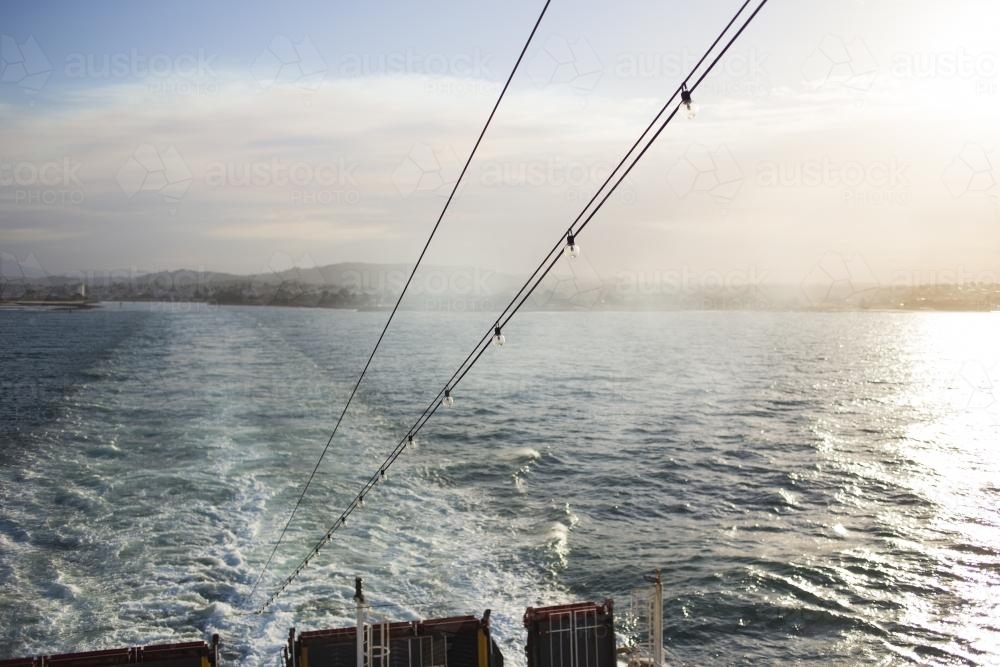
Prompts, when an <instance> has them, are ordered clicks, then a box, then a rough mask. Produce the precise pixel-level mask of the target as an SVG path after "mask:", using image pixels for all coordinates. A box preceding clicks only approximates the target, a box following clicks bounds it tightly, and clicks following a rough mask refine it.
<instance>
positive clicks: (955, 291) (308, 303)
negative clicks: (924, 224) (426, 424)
mask: <svg viewBox="0 0 1000 667" xmlns="http://www.w3.org/2000/svg"><path fill="white" fill-rule="evenodd" d="M588 267H589V264H587V263H585V262H582V263H581V262H579V261H578V262H577V263H572V264H570V263H560V264H559V265H557V270H554V271H553V272H551V273H550V274H548V275H547V276H546V278H545V279H544V280H543V282H542V284H541V285H540V286H539V287H538V289H536V290H535V292H534V293H533V294H532V295H531V296H530V297H529V299H528V301H527V302H526V303H525V305H524V308H525V309H526V310H740V311H748V310H816V311H831V310H970V311H989V310H1000V288H998V287H997V286H995V285H992V284H988V285H980V284H961V285H955V284H943V285H918V286H915V287H889V286H883V285H877V284H870V285H869V284H865V285H860V284H853V283H851V282H849V281H838V282H835V281H831V282H830V284H823V283H817V284H808V285H807V284H803V285H750V286H743V287H742V288H741V289H736V290H733V289H730V288H728V287H727V288H725V289H724V288H723V286H721V285H716V286H714V288H713V287H712V286H701V287H697V286H695V287H692V286H688V285H683V286H681V285H678V284H676V283H673V282H670V281H668V280H664V281H661V282H659V283H657V284H655V285H647V284H645V282H642V281H635V280H631V281H629V280H618V279H615V278H611V279H609V278H604V277H600V276H598V275H597V274H596V273H595V272H594V271H593V269H592V268H590V270H589V273H588V270H587V269H588ZM410 269H411V267H410V265H408V264H394V263H366V262H340V263H336V264H328V265H325V266H319V267H312V266H310V267H299V266H293V265H291V262H290V261H289V262H288V265H287V266H282V265H281V264H280V263H278V264H276V265H274V266H271V267H269V270H268V271H265V272H261V273H256V274H250V275H237V274H231V273H221V272H206V271H200V270H191V269H179V270H174V271H157V272H135V271H105V272H75V273H70V274H67V275H61V276H44V274H40V273H39V272H37V271H36V272H34V273H30V272H29V273H25V274H24V275H23V276H22V275H13V276H12V275H10V274H9V273H8V272H7V271H6V270H5V275H3V276H2V278H3V280H2V282H0V301H5V302H9V301H12V300H17V299H28V298H30V299H46V298H48V299H59V298H67V297H72V296H74V295H76V294H77V293H78V292H79V288H80V285H81V284H85V285H86V288H87V289H86V291H87V296H88V298H90V299H91V300H95V301H198V302H210V303H216V304H223V305H226V304H229V305H271V306H300V307H321V308H351V309H363V310H367V309H379V310H380V309H387V308H390V307H392V306H393V305H394V304H395V302H396V299H397V298H398V297H399V294H400V293H401V291H402V289H403V286H404V285H405V283H406V280H407V278H408V276H409V272H410ZM634 277H635V276H632V278H634ZM523 281H524V278H523V277H518V276H513V275H509V274H504V273H499V272H495V271H491V270H489V269H483V268H479V267H462V266H426V267H422V268H421V269H420V270H419V271H418V272H417V274H416V275H415V276H414V278H413V281H412V283H411V284H410V287H409V289H408V291H407V296H406V299H404V301H403V305H402V308H404V309H407V310H438V311H440V310H447V311H480V310H487V311H495V312H498V311H500V310H502V309H503V308H504V307H505V306H506V305H507V304H508V302H509V301H510V299H511V297H512V296H513V295H514V293H515V292H517V291H518V290H519V289H520V287H521V285H522V283H523Z"/></svg>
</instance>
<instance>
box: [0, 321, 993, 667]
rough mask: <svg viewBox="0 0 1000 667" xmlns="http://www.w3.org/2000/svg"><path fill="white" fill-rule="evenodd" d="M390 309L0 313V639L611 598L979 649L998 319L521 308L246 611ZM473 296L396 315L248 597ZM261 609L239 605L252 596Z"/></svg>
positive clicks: (513, 626) (119, 638) (861, 646)
mask: <svg viewBox="0 0 1000 667" xmlns="http://www.w3.org/2000/svg"><path fill="white" fill-rule="evenodd" d="M385 316H386V315H385V313H355V312H347V311H333V310H308V309H278V308H273V309H272V308H211V307H208V306H203V305H186V304H181V305H166V304H142V305H138V304H136V305H131V306H128V305H127V306H125V307H124V308H118V307H115V306H111V305H109V306H106V307H104V308H101V309H97V310H94V311H89V312H46V311H37V310H4V311H0V362H2V366H0V507H2V509H0V591H2V594H0V658H5V657H13V656H18V655H26V654H36V653H42V652H58V651H70V650H88V649H97V648H107V647H112V646H117V645H125V644H142V643H153V642H159V641H181V640H194V639H203V638H206V637H207V636H208V635H209V634H211V633H212V632H219V633H220V634H221V635H222V637H223V641H224V646H225V657H226V659H227V661H228V662H227V664H232V665H247V666H255V665H275V664H277V660H278V655H279V653H280V647H281V645H282V643H283V641H284V638H285V637H286V636H287V631H288V628H289V627H291V626H293V625H294V626H296V627H298V628H299V629H316V628H322V627H329V626H332V625H340V624H350V623H351V617H352V614H353V610H352V603H351V595H352V585H353V577H354V576H355V575H362V576H364V577H365V580H366V587H367V590H368V593H369V598H370V600H371V601H373V602H375V603H376V604H377V605H378V606H377V607H376V609H375V611H376V613H377V614H378V615H380V616H385V617H386V618H395V619H402V618H419V617H429V616H434V615H442V614H456V613H474V614H477V615H479V614H481V613H482V611H483V610H484V609H487V608H490V609H492V612H493V619H494V626H495V633H496V635H497V637H498V638H499V640H500V642H501V644H502V646H503V648H504V651H505V655H506V658H507V661H508V663H509V664H513V665H523V664H524V657H523V653H522V648H521V647H522V645H523V630H522V627H521V614H522V613H523V610H524V608H525V607H526V606H529V605H537V604H542V603H554V602H564V601H571V600H577V599H595V600H596V599H602V598H604V597H614V598H615V599H616V600H617V601H618V606H617V608H618V610H619V612H620V618H621V625H622V626H623V628H625V629H627V625H628V624H627V621H626V619H625V617H624V615H625V612H626V611H627V604H626V603H627V599H628V593H629V591H630V590H631V589H632V588H633V587H636V586H641V585H642V577H643V575H644V574H646V573H648V572H650V571H651V570H652V569H654V568H657V567H658V568H662V571H663V577H664V581H665V597H666V602H665V622H666V627H665V639H666V642H667V654H668V657H669V661H670V663H671V664H675V665H730V664H732V665H738V664H747V665H749V664H754V665H757V664H843V665H855V664H880V665H897V664H899V665H904V664H934V665H989V664H1000V453H998V449H997V447H998V443H1000V437H998V436H1000V407H998V406H1000V402H998V401H1000V383H998V379H1000V378H998V375H997V372H998V370H1000V367H998V366H997V356H998V355H997V352H998V348H997V341H1000V315H997V314H989V313H985V314H957V313H814V314H812V313H811V314H807V313H739V312H737V313H610V312H582V313H525V314H522V315H519V316H518V318H516V319H515V320H514V321H513V322H512V323H511V324H510V326H509V327H508V329H507V330H506V331H505V334H506V336H507V341H508V342H507V345H506V346H504V347H503V348H502V349H491V350H490V351H489V352H487V354H486V355H485V356H484V357H483V360H482V362H481V363H480V364H479V365H478V366H477V367H476V368H475V370H473V371H472V373H470V374H469V376H468V377H467V378H466V380H465V382H463V384H462V385H461V386H460V387H459V388H458V389H457V390H456V391H455V398H456V404H455V406H454V407H453V408H451V409H449V410H446V411H445V410H442V411H439V412H438V414H437V415H436V416H435V418H434V419H433V420H432V421H431V422H430V424H429V425H428V426H427V428H425V429H424V431H423V432H422V433H421V434H420V436H419V438H418V447H417V448H415V449H414V450H413V451H409V450H408V451H407V452H406V453H405V454H404V456H403V457H402V458H401V459H400V460H399V461H398V463H397V464H396V465H395V466H394V467H393V468H392V470H391V471H390V474H389V479H388V481H387V483H385V484H384V485H381V486H380V487H379V488H378V490H377V491H376V492H375V493H373V494H371V496H369V498H368V500H367V503H366V505H365V508H364V509H363V510H361V512H360V514H357V515H355V517H352V520H351V521H350V523H349V524H348V525H347V527H346V528H345V529H343V530H342V531H339V532H338V533H337V534H336V537H335V539H334V541H333V542H332V543H331V544H330V545H329V546H328V547H327V548H326V549H325V550H324V551H323V553H322V554H321V556H320V557H319V558H318V559H317V560H315V561H313V564H312V566H311V567H310V568H309V569H307V570H306V571H304V572H303V574H302V575H301V577H300V578H299V579H298V580H297V581H296V582H295V583H294V584H293V585H292V586H291V587H289V589H288V590H287V592H286V593H285V594H284V595H283V596H281V597H280V598H278V602H277V603H276V604H275V605H274V606H273V607H272V608H270V609H269V610H268V611H267V613H265V614H263V615H254V614H247V613H246V612H247V611H248V610H250V609H252V607H253V604H252V601H248V600H247V595H248V593H249V591H250V588H251V586H252V584H253V582H254V580H255V578H256V576H257V574H258V572H259V571H260V567H261V566H262V564H263V562H264V560H265V559H266V557H267V555H268V554H269V553H270V550H271V547H272V545H273V543H274V540H275V539H276V537H277V534H278V531H279V530H280V528H281V526H282V524H283V522H284V521H285V519H286V518H287V516H288V512H289V511H290V509H291V506H292V504H293V503H294V500H295V498H296V497H297V496H298V494H299V492H300V491H301V488H302V484H303V482H304V480H305V477H306V475H307V474H308V473H309V471H310V470H311V469H312V466H313V464H314V462H315V458H316V456H317V455H318V454H319V451H320V450H321V449H322V446H323V444H324V443H325V442H326V438H327V436H328V435H329V431H330V428H331V427H332V425H333V422H334V419H335V417H336V415H337V414H338V413H339V410H340V408H341V407H342V405H343V401H344V400H345V399H346V396H347V392H348V391H349V389H350V386H351V384H352V382H353V380H354V379H355V378H356V374H357V373H358V372H359V371H360V368H361V365H362V363H363V358H364V356H365V355H366V354H367V353H368V351H369V350H370V346H371V345H372V343H373V342H374V337H375V336H376V335H377V333H378V331H379V329H380V328H381V325H382V323H383V322H384V318H385ZM488 318H489V314H482V313H479V314H471V313H470V314H440V313H437V314H432V313H402V314H401V315H400V317H399V319H398V320H397V322H396V323H395V324H394V326H393V329H392V330H391V332H390V335H389V336H388V338H387V340H386V342H385V344H384V345H385V347H384V352H383V353H382V354H380V355H379V357H378V358H377V361H376V363H375V365H374V366H373V369H372V371H371V373H370V375H369V377H368V379H367V380H366V382H365V384H364V385H363V389H362V391H361V392H360V394H359V396H358V398H357V399H356V400H355V404H354V406H353V407H352V410H351V411H350V413H349V414H348V418H347V420H346V421H345V423H344V425H343V427H342V429H341V432H340V434H339V435H338V437H337V439H336V440H335V441H334V444H333V446H332V447H331V450H330V452H329V454H328V456H327V458H326V460H325V461H324V463H323V465H322V467H321V469H320V471H319V474H318V475H317V477H316V480H315V482H314V483H313V486H312V488H311V489H310V491H309V493H308V495H307V497H306V500H305V503H304V505H303V507H302V509H301V510H300V513H299V515H298V516H297V518H296V520H295V521H294V523H293V524H292V526H291V529H290V530H289V533H288V536H287V537H286V539H285V542H284V543H283V545H282V546H281V548H280V549H279V551H278V555H277V557H276V559H275V562H274V564H273V565H272V567H271V569H270V570H269V571H268V573H267V575H266V576H265V578H264V585H263V586H262V592H269V591H270V590H271V589H272V588H273V587H274V585H275V584H276V582H278V581H279V580H280V579H281V578H282V577H283V576H284V575H286V574H287V573H288V572H289V570H290V569H291V568H293V567H294V566H295V565H296V564H297V563H298V560H299V559H300V558H301V557H302V556H304V555H305V553H306V552H307V550H308V547H309V545H311V544H312V543H314V542H315V540H316V539H318V538H319V537H320V536H321V535H322V532H323V530H324V529H325V527H326V526H327V525H328V524H330V523H331V522H332V521H333V520H334V518H335V517H336V516H338V515H339V513H340V511H341V509H342V508H343V506H344V505H345V504H346V503H347V502H348V500H349V499H350V498H351V497H352V496H353V494H354V493H355V492H356V490H357V488H358V486H359V484H360V482H361V480H362V479H364V478H366V477H367V476H368V475H369V474H371V472H373V471H374V470H376V469H377V465H378V462H379V461H381V458H382V457H383V456H384V455H385V454H386V453H387V452H388V451H389V450H390V449H391V448H392V446H393V445H394V443H395V442H396V441H397V440H398V439H399V438H400V437H402V435H403V434H405V432H406V428H407V426H408V425H409V424H410V423H411V422H412V420H413V419H414V418H415V417H416V416H417V415H418V414H419V413H420V411H421V410H422V409H423V407H424V406H425V405H426V403H427V402H428V401H429V400H430V399H431V398H432V397H433V396H434V394H435V393H436V392H437V390H438V389H439V388H440V387H441V386H442V385H443V383H444V381H445V380H446V379H447V378H448V376H450V374H451V371H452V370H453V369H454V367H455V366H456V365H457V364H458V362H459V361H461V359H462V358H464V356H465V354H466V353H467V352H468V350H469V349H470V347H471V345H472V343H473V342H475V340H478V338H479V335H480V334H481V333H482V332H483V331H485V330H486V327H487V326H488V324H489V322H488V321H487V319H488ZM258 601H259V599H258Z"/></svg>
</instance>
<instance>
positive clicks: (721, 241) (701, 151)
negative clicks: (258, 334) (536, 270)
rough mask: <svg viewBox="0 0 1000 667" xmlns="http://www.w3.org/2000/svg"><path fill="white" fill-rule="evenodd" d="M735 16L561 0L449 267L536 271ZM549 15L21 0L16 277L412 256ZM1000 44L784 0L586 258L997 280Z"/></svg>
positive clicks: (972, 18)
mask: <svg viewBox="0 0 1000 667" xmlns="http://www.w3.org/2000/svg"><path fill="white" fill-rule="evenodd" d="M756 1H757V0H754V2H753V3H752V5H751V6H753V5H755V4H756ZM739 4H740V3H739V2H736V1H735V0H725V1H723V0H708V1H706V0H672V1H669V2H664V1H662V0H658V1H655V2H654V1H649V0H636V1H631V2H629V1H626V2H621V3H606V2H597V1H596V0H583V1H580V2H568V1H566V0H553V1H552V3H551V6H550V8H549V10H548V12H547V13H546V15H545V17H544V19H543V21H542V23H541V26H540V28H539V31H538V33H537V35H536V36H535V39H534V40H533V42H532V44H531V45H530V47H529V49H528V51H527V54H526V56H525V59H524V62H523V63H522V65H521V68H520V69H519V71H518V72H517V74H516V76H515V78H514V80H513V83H512V85H511V88H510V90H509V91H508V93H507V95H506V97H505V98H504V100H503V102H502V104H501V107H500V110H499V112H498V114H497V116H496V118H495V119H494V121H493V124H492V125H491V127H490V129H489V131H488V132H487V135H486V137H485V140H484V142H483V144H482V145H481V147H480V149H479V152H478V153H477V155H476V158H475V160H474V161H473V163H472V165H471V167H470V169H469V171H468V173H467V175H466V177H465V179H464V181H463V184H462V186H461V188H460V189H459V192H458V195H457V197H456V198H455V200H454V202H453V204H452V206H451V208H450V210H449V212H448V215H447V216H446V217H445V219H444V221H443V223H442V225H441V228H440V230H439V232H438V235H437V236H436V238H435V241H434V243H433V245H432V246H431V249H430V251H429V252H428V255H427V257H426V259H425V260H424V261H425V262H427V263H428V264H443V265H463V266H481V267H489V268H490V269H494V270H499V271H505V272H511V273H520V272H525V271H530V270H531V269H532V268H533V267H534V266H535V264H536V263H537V262H538V261H539V259H540V258H541V257H542V256H543V255H544V253H545V252H546V251H547V250H548V249H549V248H550V247H551V246H552V244H553V243H554V242H555V241H556V240H557V239H558V238H559V237H560V235H562V234H563V233H564V232H565V230H566V229H567V227H568V226H569V224H570V223H571V222H572V221H573V220H574V219H575V218H576V216H577V215H578V214H579V213H580V211H581V209H582V208H583V207H584V205H585V204H586V202H587V200H589V198H590V197H591V196H592V195H593V193H594V192H595V191H596V189H597V187H598V186H599V185H600V184H601V182H602V181H603V180H604V178H605V177H606V175H607V173H608V172H609V171H610V169H611V168H612V167H613V166H614V165H615V164H616V163H617V162H618V160H620V159H621V157H622V156H623V155H624V153H625V151H626V150H627V148H628V147H629V146H630V145H631V144H632V142H633V141H635V139H636V138H637V137H638V135H639V133H640V132H641V131H642V130H643V129H644V128H645V127H646V125H647V124H648V123H649V121H650V120H651V119H652V118H653V116H654V115H655V114H656V112H657V111H658V110H659V108H660V106H661V105H662V104H663V102H664V101H665V100H666V98H667V97H668V96H669V95H670V94H671V93H672V92H673V90H674V89H675V88H676V87H677V86H678V85H679V83H680V82H681V81H682V80H684V78H685V77H687V76H688V71H689V69H690V68H691V67H692V66H693V65H694V63H695V62H696V60H697V58H698V57H699V56H700V54H701V53H702V52H703V51H704V50H705V49H706V48H707V46H708V45H709V44H710V42H711V40H712V39H713V38H714V36H715V35H716V34H717V33H718V31H719V30H720V29H721V28H722V26H724V25H725V23H726V21H727V20H728V19H729V18H730V16H731V15H732V14H733V13H734V12H735V11H736V9H737V7H738V6H739ZM541 7H542V3H541V2H537V1H534V0H533V1H531V2H527V1H522V0H512V1H511V2H505V3H470V2H462V1H460V0H450V1H440V2H420V3H411V2H378V3H331V2H297V1H294V0H289V1H287V2H282V3H271V2H263V1H256V0H244V1H241V2H228V1H225V2H212V3H206V2H189V1H187V0H182V1H179V2H169V3H167V2H152V3H151V2H142V3H126V2H111V1H102V0H94V1H92V2H87V3H73V2H47V1H37V2H33V3H12V2H7V3H3V4H2V5H0V34H2V40H3V41H2V60H3V63H2V66H3V74H2V77H0V79H2V80H0V117H2V119H3V122H2V123H0V252H2V253H3V258H4V260H5V266H6V267H10V266H12V265H15V264H16V263H24V264H30V265H31V266H35V267H37V270H41V271H44V272H46V273H49V274H58V273H65V272H69V271H90V272H96V273H99V272H103V271H108V270H112V269H131V270H135V271H152V270H162V269H177V268H191V269H205V270H213V271H226V272H232V273H247V274H249V273H257V272H260V271H267V270H269V269H273V268H285V267H287V266H288V265H289V264H296V265H302V266H309V265H323V264H328V263H334V262H343V261H370V262H400V263H404V264H410V263H412V262H414V261H415V260H416V257H417V256H418V254H419V252H420V249H421V247H422V245H423V242H424V241H425V239H426V237H427V234H428V233H429V232H430V230H431V228H432V226H433V224H434V222H435V220H436V219H437V216H438V214H439V213H440V211H441V208H442V206H443V205H444V201H445V196H446V195H447V193H448V192H449V191H450V186H451V184H452V183H454V181H455V178H456V177H457V174H458V171H459V170H460V168H461V165H462V164H463V163H464V161H465V159H466V157H467V156H468V154H469V151H470V150H471V149H472V146H473V143H474V141H475V138H476V136H477V135H478V133H479V130H480V128H481V127H482V124H483V123H484V121H485V119H486V117H487V115H488V114H489V111H490V109H491V108H492V106H493V104H494V102H495V100H496V98H497V96H498V94H499V92H500V88H501V86H502V83H503V81H504V80H505V79H506V77H507V75H508V74H509V72H510V70H511V68H512V67H513V64H514V61H515V59H516V57H517V54H518V53H519V51H520V49H521V47H522V46H523V44H524V41H525V39H526V38H527V36H528V33H529V31H530V29H531V26H532V25H533V23H534V21H535V19H536V18H537V16H538V13H539V11H540V10H541ZM998 34H1000V5H998V4H997V3H996V2H992V1H988V0H957V1H956V2H950V3H942V2H940V1H935V2H931V1H930V0H908V1H902V0H866V1H860V0H839V1H837V0H797V1H796V2H789V1H781V0H772V1H771V2H769V3H768V4H767V5H766V6H765V7H764V9H763V10H762V11H761V12H760V14H759V16H758V17H757V19H756V20H755V21H754V23H753V24H752V25H751V26H750V27H749V28H748V29H747V30H746V32H745V33H744V34H743V35H742V37H741V38H740V39H739V41H737V43H736V44H735V46H734V47H733V48H732V50H731V51H730V52H729V53H728V54H727V56H726V57H725V58H724V59H723V60H721V61H720V63H719V65H718V67H717V68H716V69H715V70H713V72H712V73H711V74H709V76H708V77H707V78H706V79H705V82H704V83H703V84H702V86H701V87H700V88H699V89H698V90H697V91H696V93H695V101H696V103H697V106H698V115H697V117H696V118H695V119H694V120H689V119H687V118H683V117H678V118H677V119H676V120H675V121H674V122H672V123H671V124H670V125H669V126H668V128H667V129H666V130H665V131H664V133H663V135H662V136H661V137H660V139H659V140H658V141H657V142H656V144H655V145H654V146H653V147H652V148H651V149H650V150H649V152H648V153H647V154H646V155H645V157H644V158H643V159H642V161H641V162H640V163H639V164H638V166H636V167H635V169H634V170H633V172H632V173H631V174H630V175H629V177H628V178H627V179H626V180H625V181H624V182H623V183H622V186H621V187H620V189H619V191H618V192H616V193H615V194H614V195H613V196H612V198H611V199H610V200H609V201H608V204H607V205H606V206H605V207H604V208H602V210H601V211H600V212H599V213H598V214H597V215H596V216H595V217H594V220H593V222H592V223H591V224H590V225H589V226H588V228H587V230H586V232H585V233H584V234H582V235H581V237H580V238H579V242H580V244H581V246H582V248H583V250H584V256H585V257H586V259H587V262H588V265H589V266H590V267H592V269H593V271H594V272H595V273H597V274H599V275H616V274H617V275H622V274H623V272H625V273H628V272H631V274H634V275H640V276H642V277H644V278H646V279H651V280H654V281H655V280H657V279H660V277H662V276H666V275H671V274H676V273H677V272H689V273H690V274H692V275H701V276H705V275H708V274H712V275H716V276H723V277H726V278H729V277H732V278H734V279H749V280H751V281H752V280H763V281H767V282H782V283H796V282H801V281H805V280H809V279H810V276H815V275H816V274H817V271H819V272H820V273H821V274H823V275H835V274H843V273H844V272H846V273H847V275H849V276H850V277H853V278H856V279H859V280H860V279H871V280H877V281H880V282H889V281H892V282H896V283H898V282H900V281H910V282H913V283H923V282H935V281H939V280H944V281H949V280H956V279H957V280H962V279H969V280H977V279H978V280H991V281H995V278H994V276H997V275H1000V252H998V251H1000V203H998V193H1000V188H998V186H997V182H998V181H1000V152H998V150H997V146H998V144H1000V123H998V122H997V118H998V117H1000V113H998V112H1000V74H998V70H1000V54H998V44H1000V42H998V41H997V38H996V36H997V35H998ZM3 270H4V272H9V270H10V269H9V268H5V269H3Z"/></svg>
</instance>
